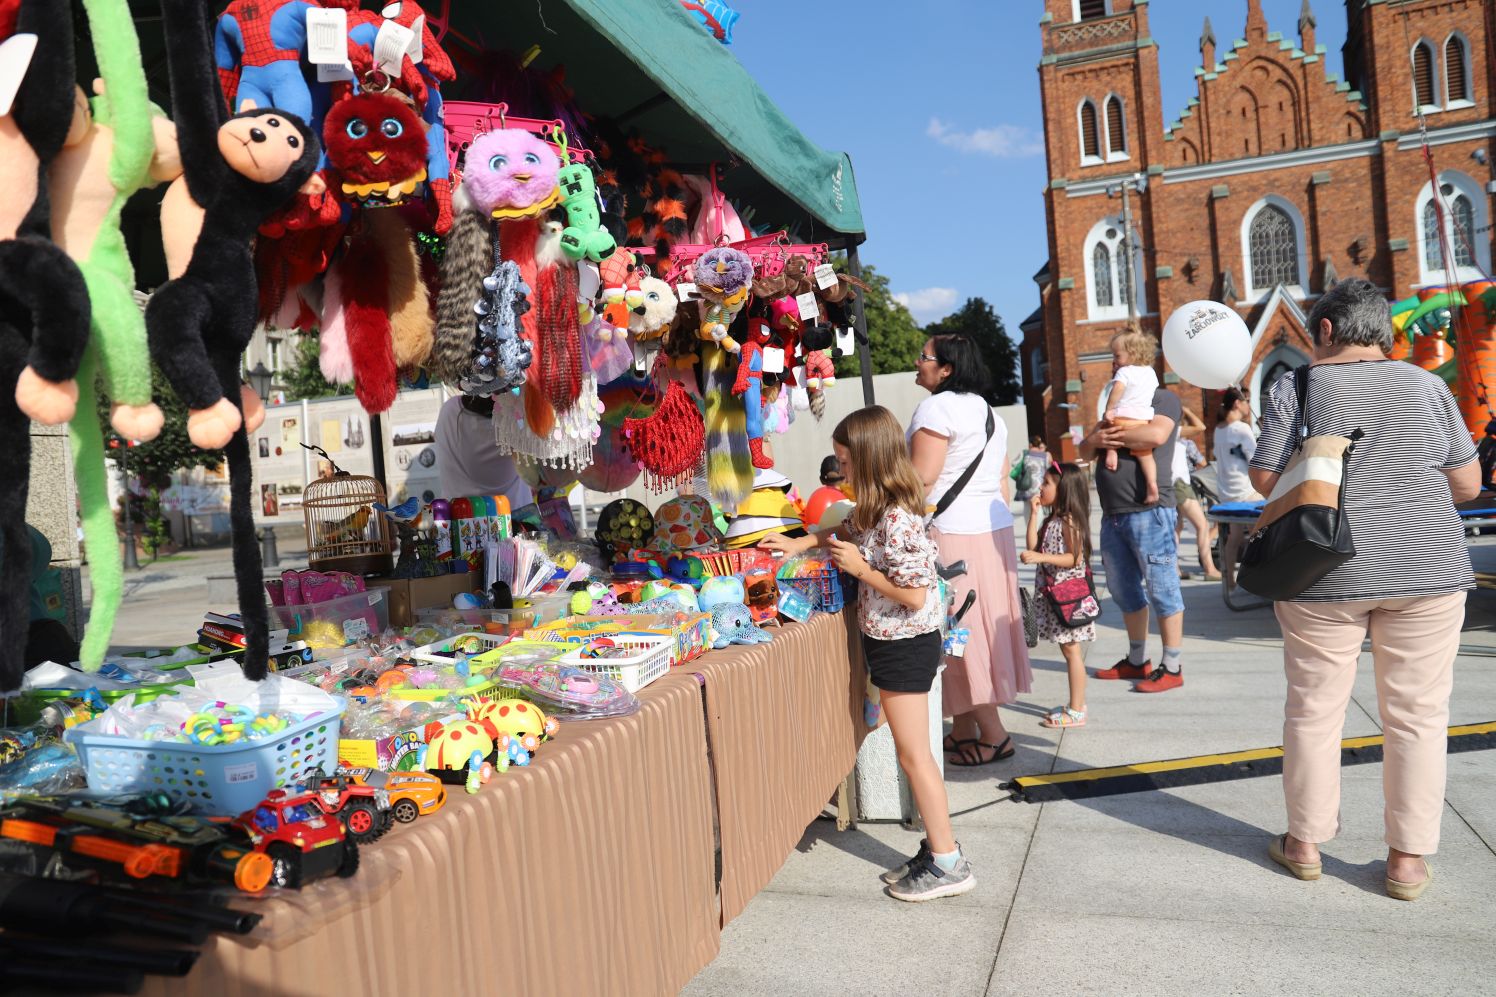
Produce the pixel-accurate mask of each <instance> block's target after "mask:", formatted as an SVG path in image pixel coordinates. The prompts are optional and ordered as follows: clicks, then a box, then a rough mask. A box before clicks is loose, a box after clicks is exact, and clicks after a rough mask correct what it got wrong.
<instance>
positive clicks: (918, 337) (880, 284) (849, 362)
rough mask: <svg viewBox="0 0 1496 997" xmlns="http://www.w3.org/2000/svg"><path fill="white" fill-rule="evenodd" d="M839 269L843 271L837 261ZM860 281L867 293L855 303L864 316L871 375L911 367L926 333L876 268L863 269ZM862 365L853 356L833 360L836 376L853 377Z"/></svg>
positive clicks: (860, 293) (917, 357)
mask: <svg viewBox="0 0 1496 997" xmlns="http://www.w3.org/2000/svg"><path fill="white" fill-rule="evenodd" d="M837 269H838V270H845V269H846V267H845V265H844V262H841V261H839V263H838V266H837ZM862 281H863V283H865V284H866V285H867V286H868V289H867V291H866V292H858V295H857V305H856V306H855V307H858V308H861V309H862V310H863V313H864V314H865V315H866V316H867V338H868V344H867V350H868V353H869V355H870V356H871V358H872V362H873V373H874V374H898V373H902V372H904V371H911V370H913V369H914V365H915V363H916V361H918V360H919V350H920V347H921V346H923V345H924V342H925V334H924V332H923V331H922V330H921V329H920V327H919V323H918V322H916V321H915V320H914V316H913V315H911V314H910V313H909V309H907V308H905V307H904V306H903V305H901V304H899V303H898V302H897V301H895V300H894V299H893V293H892V292H891V291H889V289H888V278H887V277H885V276H883V275H882V274H881V273H879V272H878V270H877V268H875V267H872V266H865V267H863V268H862ZM861 371H862V368H861V366H860V361H859V360H858V359H857V357H856V356H845V357H841V358H839V359H838V360H837V361H836V376H837V377H839V378H852V377H857V376H859V375H860V374H861Z"/></svg>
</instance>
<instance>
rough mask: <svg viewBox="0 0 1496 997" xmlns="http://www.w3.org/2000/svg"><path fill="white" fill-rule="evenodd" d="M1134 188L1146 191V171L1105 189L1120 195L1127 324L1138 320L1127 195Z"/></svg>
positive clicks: (1108, 194)
mask: <svg viewBox="0 0 1496 997" xmlns="http://www.w3.org/2000/svg"><path fill="white" fill-rule="evenodd" d="M1134 190H1135V191H1137V192H1138V193H1139V194H1140V195H1141V194H1145V193H1147V192H1148V175H1147V174H1146V173H1134V174H1132V175H1131V176H1129V177H1124V178H1123V179H1122V180H1121V181H1120V182H1119V183H1114V184H1112V185H1111V186H1110V187H1108V188H1107V189H1106V196H1107V197H1116V196H1117V195H1118V194H1121V195H1122V259H1123V264H1124V265H1125V267H1126V273H1127V321H1128V324H1129V325H1137V321H1138V271H1137V266H1136V265H1135V264H1134V262H1133V258H1132V202H1131V200H1129V198H1128V196H1127V195H1128V194H1129V193H1130V192H1131V191H1134Z"/></svg>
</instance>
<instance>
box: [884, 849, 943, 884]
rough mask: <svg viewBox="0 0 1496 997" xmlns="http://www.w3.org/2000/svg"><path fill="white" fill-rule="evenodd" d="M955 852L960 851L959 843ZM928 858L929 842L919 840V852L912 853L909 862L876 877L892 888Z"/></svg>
mask: <svg viewBox="0 0 1496 997" xmlns="http://www.w3.org/2000/svg"><path fill="white" fill-rule="evenodd" d="M956 850H957V851H960V850H961V842H959V841H958V842H956ZM929 857H930V842H929V841H927V840H926V839H924V838H920V839H919V851H917V852H915V853H914V857H913V858H911V859H910V860H909V861H907V862H905V863H904V864H903V865H901V866H899V867H898V868H897V869H890V870H888V871H887V872H885V873H882V874H880V875H879V876H878V878H879V879H881V880H883V882H885V883H887V884H888V885H889V886H892V885H893V884H894V883H897V882H898V881H899V880H901V879H903V878H904V877H905V876H907V875H909V870H910V869H912V868H914V867H915V866H916V865H918V864H919V863H921V862H923V861H924V860H925V859H927V858H929Z"/></svg>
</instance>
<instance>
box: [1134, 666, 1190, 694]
mask: <svg viewBox="0 0 1496 997" xmlns="http://www.w3.org/2000/svg"><path fill="white" fill-rule="evenodd" d="M1182 685H1184V672H1183V671H1178V672H1170V671H1165V670H1164V669H1163V668H1162V667H1160V668H1158V669H1157V670H1156V671H1154V673H1153V674H1152V675H1149V676H1148V677H1147V678H1146V679H1144V680H1143V681H1141V682H1139V683H1138V684H1137V685H1135V686H1133V687H1132V691H1133V692H1168V691H1169V690H1170V689H1178V688H1179V687H1180V686H1182Z"/></svg>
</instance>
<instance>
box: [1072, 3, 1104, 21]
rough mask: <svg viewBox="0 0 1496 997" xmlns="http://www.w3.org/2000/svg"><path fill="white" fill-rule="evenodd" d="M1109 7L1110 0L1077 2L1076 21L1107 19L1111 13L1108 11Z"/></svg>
mask: <svg viewBox="0 0 1496 997" xmlns="http://www.w3.org/2000/svg"><path fill="white" fill-rule="evenodd" d="M1109 6H1110V4H1109V3H1108V0H1076V4H1075V19H1076V20H1077V21H1092V20H1095V19H1096V18H1098V17H1105V16H1107V15H1108V14H1110V13H1111V11H1109V10H1107V7H1109Z"/></svg>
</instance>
